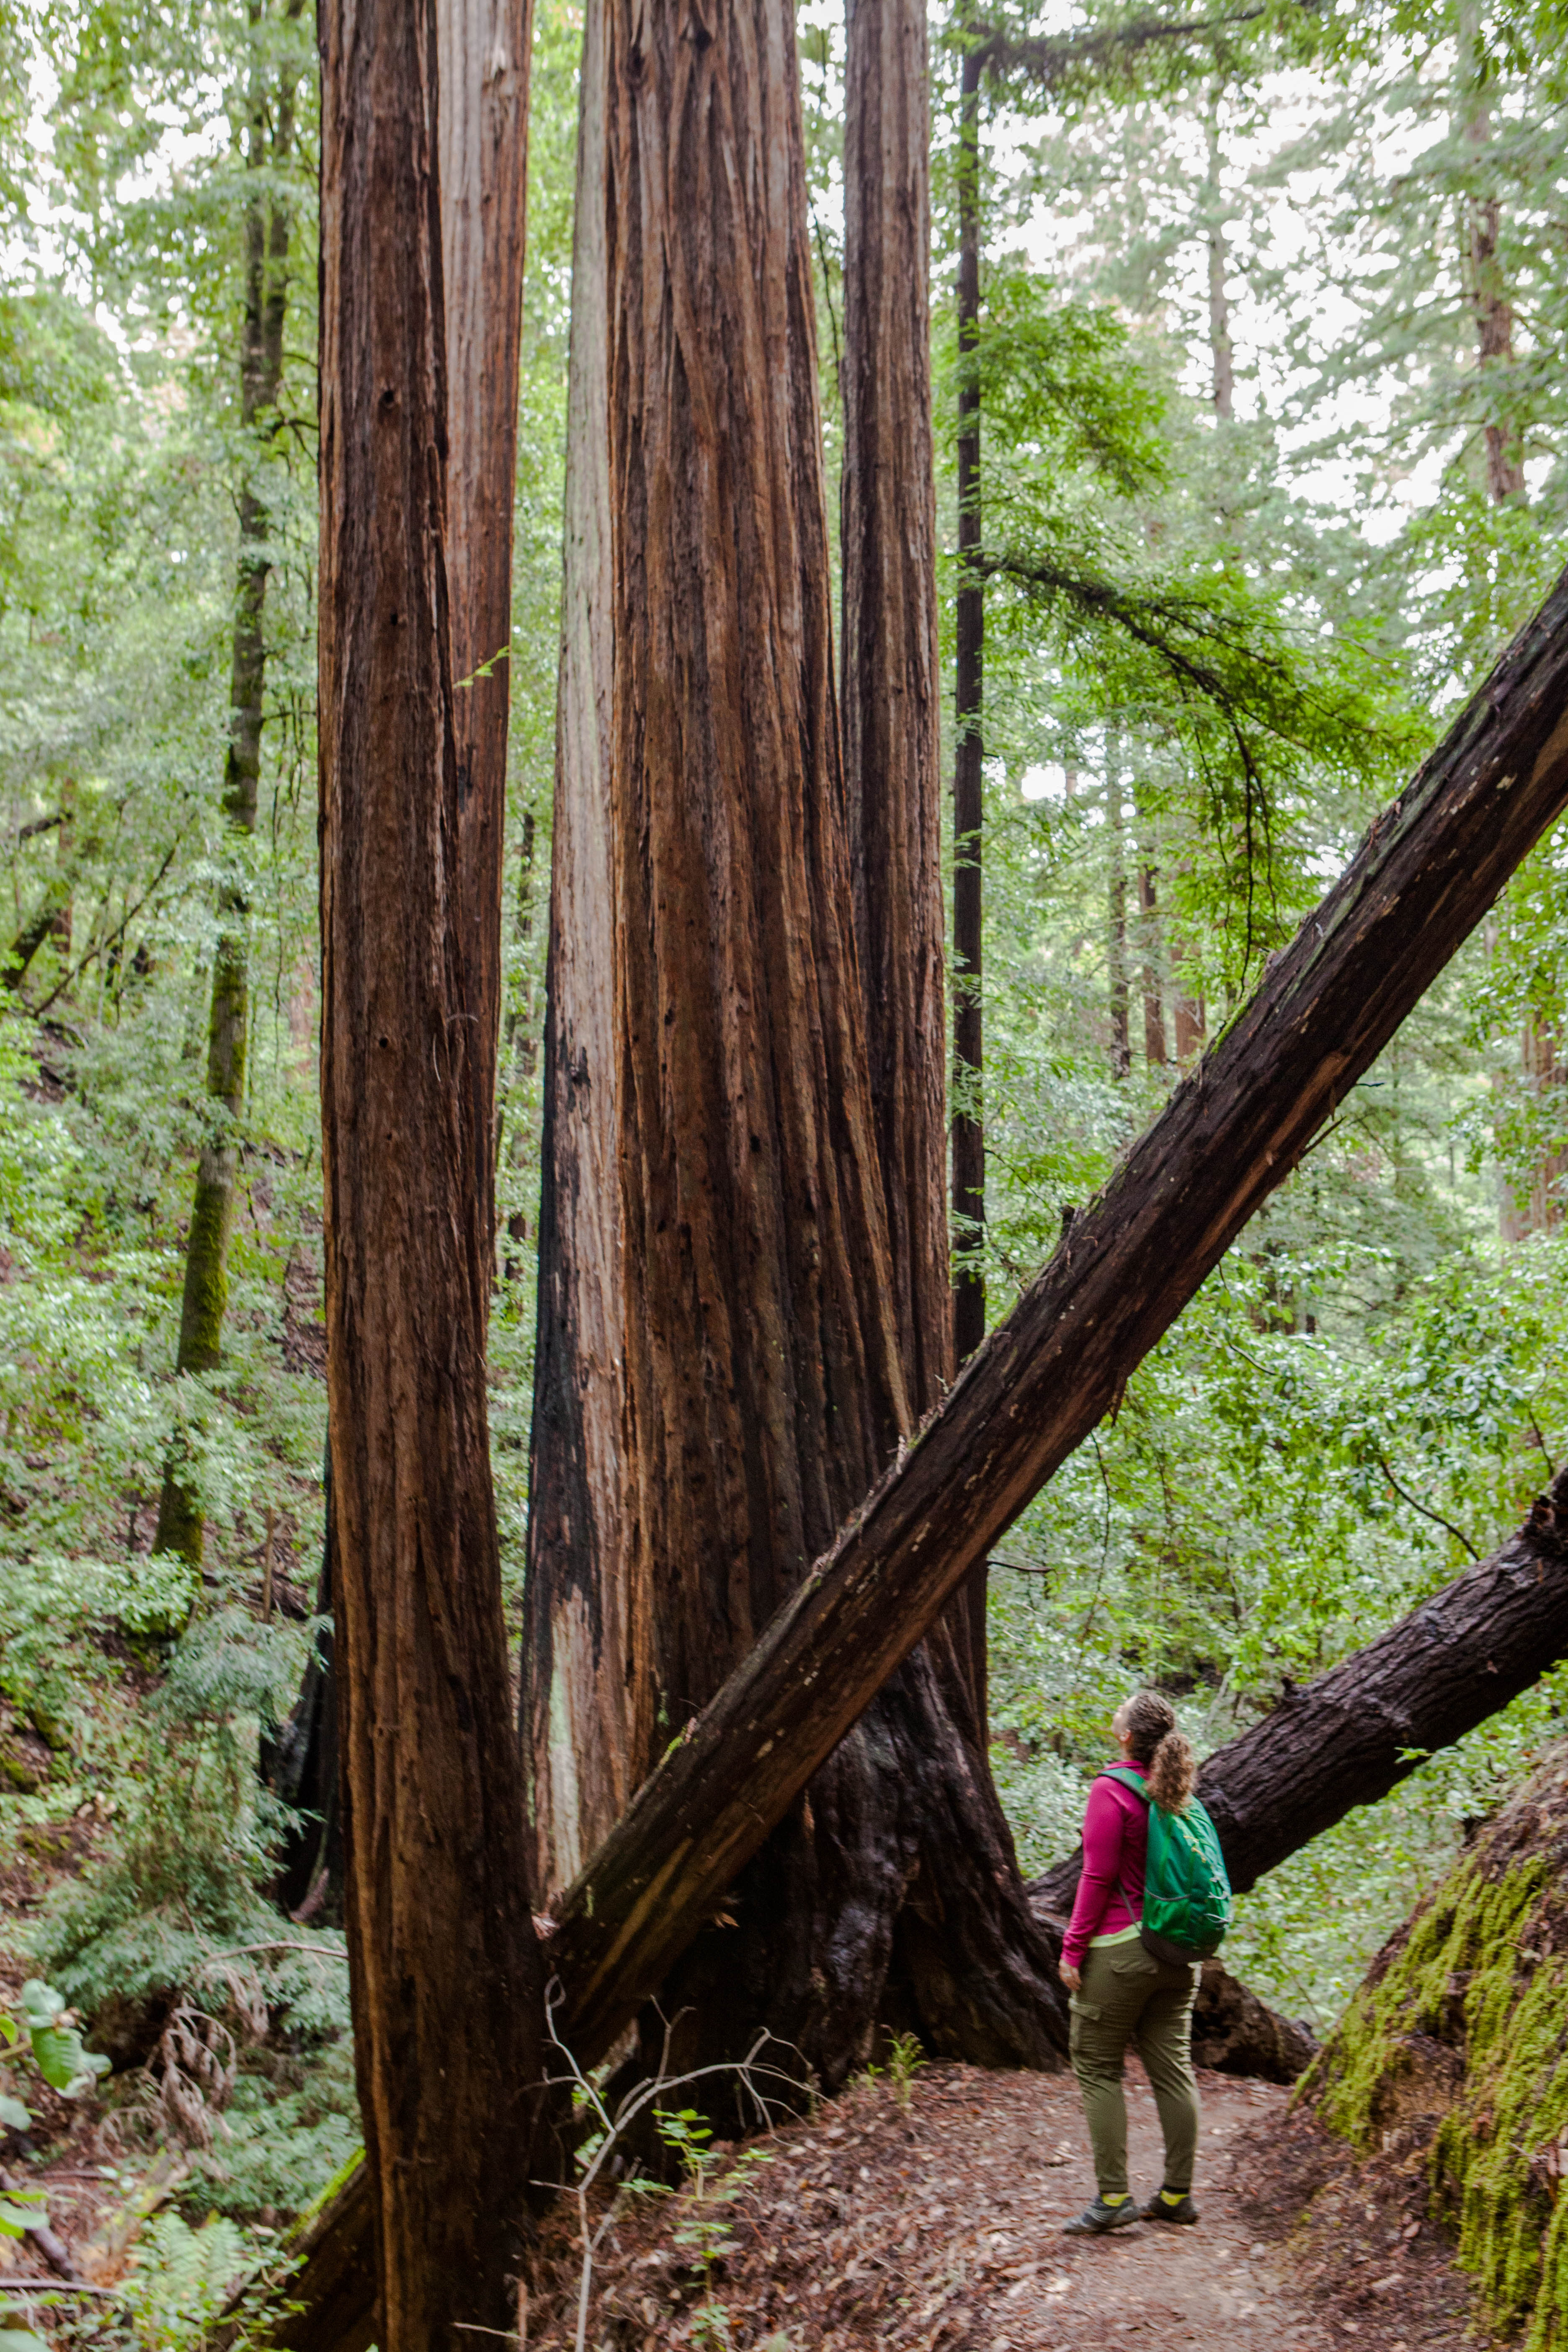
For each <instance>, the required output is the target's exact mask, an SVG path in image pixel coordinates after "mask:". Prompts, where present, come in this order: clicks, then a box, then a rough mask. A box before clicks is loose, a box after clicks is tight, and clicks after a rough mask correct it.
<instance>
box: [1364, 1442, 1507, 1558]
mask: <svg viewBox="0 0 1568 2352" xmlns="http://www.w3.org/2000/svg"><path fill="white" fill-rule="evenodd" d="M1373 1460H1374V1461H1375V1462H1376V1464H1377V1466H1378V1468H1379V1469H1380V1470H1381V1471H1382V1473H1383V1475H1384V1477H1385V1478H1386V1479H1387V1481H1388V1483H1389V1485H1390V1486H1392V1487H1393V1489H1394V1493H1395V1494H1396V1495H1397V1496H1398V1497H1399V1499H1400V1501H1401V1502H1402V1503H1408V1504H1409V1506H1410V1507H1411V1509H1412V1510H1413V1511H1419V1512H1420V1514H1421V1516H1422V1517H1423V1518H1424V1519H1430V1520H1431V1522H1432V1524H1433V1526H1434V1527H1435V1528H1447V1530H1448V1533H1449V1534H1450V1535H1451V1536H1452V1537H1454V1538H1455V1539H1456V1541H1458V1542H1459V1543H1462V1544H1463V1545H1464V1547H1465V1549H1466V1550H1467V1551H1468V1553H1469V1555H1470V1558H1471V1559H1473V1560H1475V1561H1476V1562H1477V1563H1478V1564H1479V1560H1480V1557H1481V1556H1480V1553H1479V1551H1478V1550H1477V1549H1476V1548H1475V1545H1474V1544H1473V1543H1472V1542H1471V1541H1470V1538H1469V1537H1468V1535H1467V1534H1466V1533H1465V1530H1464V1528H1457V1527H1456V1526H1455V1525H1454V1522H1453V1520H1452V1519H1446V1518H1445V1517H1443V1514H1442V1512H1441V1511H1429V1510H1428V1509H1427V1507H1426V1504H1425V1503H1418V1502H1417V1501H1416V1499H1415V1496H1414V1495H1413V1494H1411V1492H1410V1490H1409V1488H1408V1487H1406V1486H1401V1485H1400V1483H1399V1481H1398V1479H1397V1478H1396V1477H1395V1476H1394V1473H1393V1471H1392V1470H1391V1469H1390V1468H1389V1466H1388V1457H1387V1455H1386V1454H1382V1453H1378V1454H1374V1455H1373Z"/></svg>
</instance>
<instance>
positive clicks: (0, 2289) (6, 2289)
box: [0, 2231, 120, 2296]
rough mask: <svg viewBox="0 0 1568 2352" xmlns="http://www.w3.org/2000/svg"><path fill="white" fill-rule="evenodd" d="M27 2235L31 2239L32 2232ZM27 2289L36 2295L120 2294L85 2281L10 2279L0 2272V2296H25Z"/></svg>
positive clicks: (113, 2289) (110, 2288) (117, 2289)
mask: <svg viewBox="0 0 1568 2352" xmlns="http://www.w3.org/2000/svg"><path fill="white" fill-rule="evenodd" d="M27 2234H28V2236H29V2237H31V2235H32V2231H28V2233H27ZM29 2288H31V2289H32V2290H33V2291H34V2292H35V2293H36V2294H119V2293H120V2289H119V2288H118V2287H117V2286H89V2284H88V2283H87V2281H86V2280H85V2279H75V2278H73V2279H63V2278H47V2279H34V2278H12V2277H11V2276H10V2274H9V2273H7V2272H5V2271H0V2296H5V2295H7V2294H26V2293H27V2291H28V2289H29Z"/></svg>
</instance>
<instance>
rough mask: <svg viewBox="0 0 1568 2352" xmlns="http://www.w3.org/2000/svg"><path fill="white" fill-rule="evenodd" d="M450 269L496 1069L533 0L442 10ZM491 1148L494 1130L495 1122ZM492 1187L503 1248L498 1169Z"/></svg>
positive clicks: (477, 874) (463, 778)
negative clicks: (513, 515)
mask: <svg viewBox="0 0 1568 2352" xmlns="http://www.w3.org/2000/svg"><path fill="white" fill-rule="evenodd" d="M436 38H437V53H438V68H439V76H440V86H441V104H440V124H439V139H440V150H441V153H440V183H441V269H442V278H443V283H444V291H445V298H446V317H447V444H448V447H447V591H448V594H449V596H450V599H451V631H452V675H453V678H454V681H455V686H456V701H455V707H454V712H453V726H454V731H455V733H456V737H457V746H458V903H459V905H460V906H461V908H462V909H463V920H464V923H465V926H466V928H467V950H466V951H467V954H468V965H469V986H470V988H471V990H472V992H473V1006H474V1014H475V1017H476V1019H477V1020H478V1022H479V1030H480V1042H481V1051H480V1054H479V1056H478V1057H477V1058H476V1062H475V1065H474V1066H475V1069H476V1070H477V1071H484V1070H489V1072H490V1073H491V1075H492V1084H493V1073H494V1069H495V1059H496V1042H497V1038H498V1035H499V1032H500V992H501V872H502V867H503V865H504V862H505V856H506V738H507V714H508V711H509V709H510V691H511V665H510V660H509V659H508V658H507V656H508V653H509V651H510V644H511V509H512V497H513V486H514V483H515V480H516V475H517V403H518V363H519V341H520V338H521V331H522V262H523V250H524V241H525V234H526V226H527V200H528V77H529V61H530V54H531V47H532V39H533V0H437V8H436ZM485 1135H486V1141H487V1147H491V1146H492V1145H493V1136H494V1127H493V1122H492V1120H491V1119H490V1118H489V1115H488V1109H487V1118H486V1123H485ZM481 1193H482V1197H483V1199H484V1200H485V1202H487V1204H488V1210H489V1218H490V1248H491V1253H492V1255H493V1251H494V1217H495V1167H494V1162H493V1158H492V1156H491V1150H490V1149H489V1148H487V1153H486V1163H485V1168H484V1171H483V1174H482V1177H481Z"/></svg>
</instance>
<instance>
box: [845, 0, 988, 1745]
mask: <svg viewBox="0 0 1568 2352" xmlns="http://www.w3.org/2000/svg"><path fill="white" fill-rule="evenodd" d="M930 250H931V121H930V107H929V103H928V97H927V73H926V18H925V10H924V7H923V5H914V0H851V5H850V7H849V11H848V53H847V65H846V73H845V113H844V364H843V367H842V369H841V371H840V383H841V384H842V387H843V402H844V489H843V520H842V528H841V532H840V541H841V546H842V550H843V564H844V627H843V633H842V634H843V646H844V695H843V713H844V782H845V791H846V794H847V802H848V809H849V847H850V863H851V871H852V877H853V886H854V892H855V933H856V944H857V947H858V953H859V961H860V978H861V985H862V987H863V989H864V991H865V996H866V1038H867V1048H868V1055H869V1058H870V1070H871V1115H872V1121H873V1125H874V1129H875V1133H876V1139H877V1154H878V1159H879V1162H880V1166H881V1171H882V1184H883V1192H884V1197H885V1199H886V1202H887V1209H888V1238H889V1248H890V1250H891V1253H892V1277H893V1307H894V1312H895V1314H896V1316H897V1318H898V1329H899V1351H900V1356H901V1358H902V1360H903V1367H904V1381H905V1386H906V1388H907V1390H908V1392H909V1398H910V1408H911V1410H912V1411H913V1412H915V1413H916V1414H921V1413H923V1412H927V1411H928V1410H929V1409H930V1408H931V1406H932V1405H933V1404H935V1403H937V1402H939V1401H940V1399H941V1398H942V1395H943V1394H944V1392H945V1391H946V1390H947V1388H948V1387H949V1385H950V1384H951V1382H952V1374H953V1298H952V1287H951V1276H950V1274H949V1268H948V1232H947V1021H946V1012H945V1008H944V1006H943V1003H942V898H943V891H942V768H941V748H942V747H941V740H940V729H939V724H938V709H939V696H940V687H941V676H942V667H941V655H940V651H939V647H938V644H937V595H936V483H935V475H934V459H933V449H932V432H931V293H930V283H929V280H930ZM945 1625H946V1629H947V1633H948V1636H949V1638H950V1640H951V1643H952V1652H953V1655H954V1659H955V1662H956V1664H957V1667H958V1671H959V1673H960V1675H962V1677H963V1683H964V1685H965V1686H966V1690H967V1701H968V1706H969V1707H970V1708H971V1709H972V1710H973V1715H974V1717H975V1721H976V1725H977V1727H978V1728H979V1730H980V1731H981V1733H982V1734H983V1733H984V1720H985V1571H984V1568H982V1569H980V1570H977V1572H976V1574H975V1575H974V1576H973V1578H971V1580H970V1581H969V1583H968V1584H967V1585H966V1586H965V1588H964V1590H963V1591H962V1592H961V1593H960V1594H958V1595H957V1596H956V1597H955V1599H954V1601H953V1602H952V1606H951V1607H950V1608H949V1610H948V1611H947V1612H946V1616H945ZM975 1760H976V1763H977V1766H978V1769H980V1771H981V1773H982V1775H983V1776H984V1771H985V1764H984V1753H983V1749H982V1750H979V1751H977V1756H976V1759H975Z"/></svg>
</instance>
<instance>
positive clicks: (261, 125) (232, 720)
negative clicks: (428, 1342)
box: [153, 0, 300, 1567]
mask: <svg viewBox="0 0 1568 2352" xmlns="http://www.w3.org/2000/svg"><path fill="white" fill-rule="evenodd" d="M286 14H287V16H288V18H289V20H292V19H294V18H296V17H297V16H299V14H300V0H291V5H289V8H288V9H287V11H286ZM262 16H263V11H262V9H261V8H260V6H259V5H257V0H252V5H251V9H250V22H251V28H252V37H253V38H254V37H257V34H258V28H259V26H260V24H261V21H262ZM249 118H250V119H249V124H248V129H247V150H246V165H247V170H248V171H250V172H252V173H256V174H257V175H258V183H257V184H258V193H257V194H254V195H252V196H251V198H250V199H249V202H248V203H247V207H246V215H245V317H244V323H243V327H242V330H241V338H240V355H239V415H240V425H241V429H242V431H243V432H244V434H245V435H246V436H247V438H248V439H249V441H250V446H251V450H252V457H251V466H252V467H254V464H255V457H256V454H257V452H258V449H259V444H260V436H261V435H262V434H263V433H264V432H265V431H266V430H267V421H268V419H269V418H270V417H271V416H272V415H273V414H274V412H275V411H276V409H277V405H278V394H279V390H280V388H281V385H282V382H283V328H284V321H285V319H286V317H287V315H288V308H289V275H288V272H289V208H288V206H287V205H286V204H285V203H284V202H283V201H282V200H281V198H280V197H279V194H278V191H277V185H276V181H275V178H274V176H273V175H275V174H276V173H278V172H279V171H280V169H281V168H282V167H283V166H284V165H285V164H286V163H287V161H288V159H289V153H290V151H291V149H292V147H293V140H294V84H293V79H292V77H291V74H290V73H289V71H288V70H287V69H285V71H284V72H283V74H282V75H281V76H280V77H279V79H277V80H276V81H274V80H273V78H272V76H271V75H270V74H269V73H268V70H267V68H265V67H264V66H263V65H262V64H261V63H258V64H256V65H254V66H253V67H252V69H251V78H250V107H249ZM263 175H265V179H264V178H263ZM270 534H271V519H270V517H269V516H268V511H267V509H266V506H265V504H264V503H263V500H262V499H261V497H260V494H259V492H258V488H257V483H256V476H255V472H254V471H253V470H251V471H247V478H246V479H245V480H244V482H243V483H242V485H241V488H240V494H239V562H238V574H237V581H236V586H235V614H234V651H233V662H232V667H231V670H230V676H229V696H228V704H229V737H228V756H227V760H226V765H225V770H224V789H223V814H224V821H225V824H226V827H227V829H228V834H229V858H230V865H229V872H228V874H227V877H226V879H225V881H224V883H223V885H222V887H221V888H220V890H219V893H218V908H217V914H218V931H217V944H216V948H215V950H214V952H213V983H212V1005H211V1011H210V1013H209V1015H208V1021H207V1071H206V1094H207V1102H208V1106H209V1112H208V1116H209V1122H210V1125H209V1132H208V1135H207V1139H206V1141H205V1143H204V1144H203V1146H202V1150H201V1156H200V1159H199V1160H198V1162H197V1166H196V1189H195V1201H194V1202H193V1203H192V1208H191V1222H190V1228H189V1231H188V1233H187V1235H186V1239H185V1278H184V1294H183V1296H182V1298H181V1304H180V1341H179V1349H178V1352H177V1354H176V1356H175V1370H176V1371H177V1372H211V1371H216V1369H217V1367H218V1364H219V1362H220V1361H221V1360H222V1352H223V1322H224V1314H225V1311H226V1307H227V1305H228V1245H229V1235H230V1233H231V1231H232V1229H233V1224H234V1203H235V1185H236V1179H237V1173H238V1164H239V1161H238V1147H237V1127H238V1122H239V1116H240V1112H241V1109H242V1108H243V1105H244V1100H245V1076H246V1061H247V1055H248V1052H249V1046H250V937H249V910H250V890H249V880H248V876H247V870H246V869H247V864H248V859H249V844H250V839H251V836H252V835H254V833H255V831H256V811H257V802H258V793H259V790H260V781H261V730H262V725H263V721H264V719H265V715H266V714H265V708H264V697H265V691H266V684H267V626H266V624H267V581H268V573H269V572H270V571H271V568H272V567H271V558H270V556H269V555H268V541H269V538H270ZM183 1466H184V1465H183V1464H182V1461H181V1459H180V1455H179V1452H178V1450H177V1449H176V1451H175V1452H174V1453H173V1454H171V1456H170V1459H169V1462H168V1464H167V1465H166V1467H165V1470H164V1474H163V1492H162V1495H161V1496H160V1497H159V1503H158V1528H157V1533H156V1535H155V1536H154V1538H153V1550H154V1551H165V1552H177V1553H178V1554H180V1556H181V1557H182V1558H183V1559H187V1560H189V1561H190V1563H191V1565H192V1566H193V1567H199V1566H200V1565H201V1559H202V1550H203V1545H204V1539H205V1522H204V1517H203V1513H202V1507H201V1504H200V1502H199V1500H198V1498H197V1496H196V1494H195V1489H194V1487H193V1486H191V1485H190V1484H189V1482H188V1478H187V1476H186V1475H182V1471H183Z"/></svg>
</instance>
